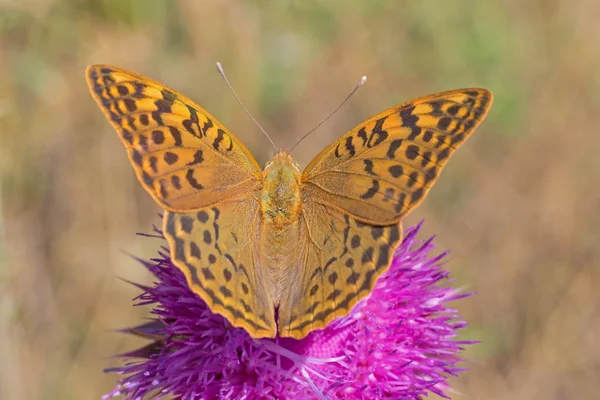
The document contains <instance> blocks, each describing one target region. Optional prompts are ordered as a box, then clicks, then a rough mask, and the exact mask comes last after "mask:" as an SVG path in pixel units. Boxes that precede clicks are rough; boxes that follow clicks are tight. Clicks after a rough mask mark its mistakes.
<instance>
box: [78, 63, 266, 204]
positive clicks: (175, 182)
mask: <svg viewBox="0 0 600 400" xmlns="http://www.w3.org/2000/svg"><path fill="white" fill-rule="evenodd" d="M86 76H87V79H88V84H89V86H90V91H91V93H92V95H93V96H94V98H95V99H96V101H97V103H98V105H99V106H100V108H101V109H102V110H103V111H104V113H105V115H106V117H107V118H108V120H109V122H110V123H111V124H112V125H113V126H114V127H115V129H116V130H117V132H118V133H119V135H120V137H121V140H122V142H123V144H124V145H125V148H126V149H127V152H128V154H129V158H130V160H131V164H132V165H133V168H134V170H135V172H136V175H137V176H138V178H139V180H140V182H141V183H142V185H143V186H144V188H145V189H146V190H147V191H148V192H149V193H150V195H151V196H152V197H153V198H154V199H155V200H156V202H157V203H158V204H160V205H161V206H162V207H164V208H166V209H167V210H171V211H180V212H183V211H192V210H195V209H198V208H200V207H203V206H207V205H210V204H215V203H217V202H219V201H221V200H223V199H226V198H229V197H235V196H237V195H239V194H241V193H248V192H251V191H253V190H256V189H257V188H258V187H259V186H258V185H259V179H260V168H259V166H258V164H257V163H256V161H255V160H254V158H253V157H252V155H251V154H250V153H249V152H248V150H246V148H245V147H244V145H243V144H242V143H240V142H239V141H238V140H237V139H236V138H235V137H234V136H233V135H232V134H231V133H229V132H228V131H227V129H226V128H225V127H223V126H222V125H221V124H220V123H219V121H217V119H216V118H214V117H213V116H212V115H210V114H209V113H208V112H206V111H205V110H204V109H202V108H201V107H200V106H198V105H197V104H195V103H194V102H193V101H192V100H190V99H188V98H187V97H185V96H183V95H181V94H179V93H177V92H175V91H174V90H172V89H169V88H168V87H166V86H164V85H162V84H160V83H158V82H156V81H153V80H151V79H149V78H145V77H143V76H140V75H137V74H135V73H133V72H128V71H125V70H122V69H119V68H115V67H109V66H105V65H92V66H90V67H88V69H87V73H86Z"/></svg>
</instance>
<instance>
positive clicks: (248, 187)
mask: <svg viewBox="0 0 600 400" xmlns="http://www.w3.org/2000/svg"><path fill="white" fill-rule="evenodd" d="M87 79H88V84H89V86H90V91H91V93H92V95H93V97H94V98H95V100H96V101H97V103H98V105H99V106H100V108H101V109H102V110H103V111H104V113H105V115H106V117H107V118H108V120H109V122H110V123H111V124H112V125H113V126H114V128H115V129H116V131H117V132H118V134H119V136H120V138H121V140H122V142H123V144H124V145H125V148H126V150H127V153H128V155H129V159H130V161H131V164H132V166H133V168H134V171H135V173H136V175H137V177H138V179H139V181H140V183H141V184H142V186H143V187H144V188H145V189H146V190H147V191H148V193H149V194H150V195H151V196H152V198H153V199H154V200H155V201H156V202H157V203H158V204H159V205H160V206H161V207H163V208H164V210H165V212H164V220H163V232H164V235H165V238H166V239H167V242H168V243H169V247H170V251H171V259H172V261H173V263H174V265H176V266H177V267H178V268H179V269H180V270H181V271H182V272H183V274H184V275H185V276H186V278H187V281H188V284H189V286H190V289H191V290H192V291H193V292H195V293H196V294H198V295H199V296H200V297H201V298H202V299H203V300H204V301H205V302H206V303H207V305H208V306H209V307H210V308H211V310H212V311H213V312H215V313H218V314H221V315H222V316H224V317H225V318H226V319H227V320H228V321H229V322H230V323H231V324H232V325H233V326H235V327H241V328H244V329H246V330H247V331H248V333H249V334H250V335H251V336H252V337H255V338H261V337H275V336H276V335H279V336H282V337H292V338H296V339H301V338H303V337H305V336H306V335H308V334H309V333H310V332H312V331H314V330H317V329H321V328H324V327H325V326H326V325H327V324H329V323H330V322H331V321H333V320H334V319H336V318H339V317H343V316H346V315H347V314H348V313H349V312H350V310H351V309H352V307H353V306H354V305H355V304H356V303H358V302H359V301H360V300H361V299H363V298H364V297H365V296H368V295H369V293H370V292H371V290H372V289H373V286H374V285H375V283H376V281H377V279H378V277H379V276H380V275H381V274H383V273H384V272H385V271H386V270H387V269H388V268H389V266H390V264H391V262H392V258H393V252H394V250H395V248H396V247H397V246H398V245H399V243H400V241H401V239H402V228H401V220H402V218H404V216H406V215H407V214H408V213H409V212H410V211H411V210H412V209H414V208H415V207H416V206H417V205H419V204H420V203H421V202H422V201H423V199H424V198H425V196H426V194H427V193H428V191H429V190H430V188H431V187H432V185H433V184H434V183H435V181H436V180H437V178H438V176H439V173H440V171H441V169H442V168H443V166H444V165H445V163H446V162H447V161H448V159H449V157H450V156H451V155H452V153H453V152H454V151H455V150H456V149H457V148H458V147H459V146H460V145H461V144H462V143H463V142H464V141H465V140H466V138H467V137H468V136H469V135H470V134H471V133H472V132H473V131H474V129H475V127H476V126H477V125H478V124H479V123H480V122H481V121H482V120H483V118H484V117H485V115H486V113H487V111H488V109H489V107H490V105H491V101H492V95H491V93H490V92H489V91H487V90H485V89H480V88H471V89H459V90H451V91H447V92H441V93H436V94H432V95H429V96H425V97H422V98H418V99H415V100H412V101H409V102H406V103H403V104H400V105H398V106H395V107H392V108H390V109H388V110H386V111H383V112H382V113H380V114H378V115H375V116H374V117H372V118H370V119H368V120H366V121H364V122H362V123H361V124H359V125H358V126H356V127H355V128H354V129H352V130H351V131H349V132H348V133H346V134H345V135H343V136H342V137H341V138H339V139H338V140H336V141H334V142H333V143H332V144H330V145H329V146H328V147H327V148H325V149H324V150H323V151H321V153H319V155H317V157H315V159H314V160H313V161H312V162H311V163H310V164H309V165H308V166H307V167H306V168H305V169H304V170H302V171H301V170H300V167H299V166H298V165H297V164H296V163H295V162H294V161H293V160H292V158H291V156H290V155H289V154H288V153H286V152H280V153H278V154H277V155H276V156H275V157H274V158H273V160H272V161H271V162H269V163H267V164H266V165H265V168H264V169H262V170H261V169H260V167H259V166H258V163H257V162H256V160H254V158H253V157H252V155H251V154H250V153H249V152H248V150H247V149H246V148H245V147H244V145H243V144H242V143H241V142H240V141H239V140H238V139H237V138H236V137H235V136H234V135H232V134H231V133H230V132H229V131H228V130H227V129H226V128H225V127H224V126H223V125H222V124H221V123H220V122H219V121H218V120H217V119H216V118H214V117H213V116H212V115H210V114H209V113H208V112H207V111H206V110H204V109H203V108H202V107H200V106H199V105H197V104H195V103H194V102H193V101H192V100H190V99H188V98H187V97H185V96H183V95H182V94H180V93H177V92H176V91H174V90H172V89H170V88H168V87H166V86H164V85H162V84H161V83H159V82H156V81H153V80H151V79H149V78H146V77H143V76H141V75H138V74H135V73H133V72H129V71H125V70H122V69H119V68H115V67H111V66H105V65H92V66H90V67H89V68H88V70H87Z"/></svg>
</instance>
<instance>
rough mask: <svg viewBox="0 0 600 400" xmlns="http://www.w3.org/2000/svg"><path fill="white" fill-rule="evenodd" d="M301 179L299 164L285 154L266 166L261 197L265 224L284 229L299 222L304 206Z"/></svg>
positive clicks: (276, 157) (279, 154)
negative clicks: (301, 208) (302, 206)
mask: <svg viewBox="0 0 600 400" xmlns="http://www.w3.org/2000/svg"><path fill="white" fill-rule="evenodd" d="M300 177H301V173H300V170H299V168H298V166H297V164H295V163H294V161H293V160H292V157H290V155H289V154H287V153H285V152H280V153H278V154H277V155H276V156H275V157H273V160H271V161H270V162H268V163H267V164H266V166H265V169H264V171H263V187H262V191H261V196H260V206H261V211H262V217H263V221H264V222H265V223H268V224H274V225H275V226H280V227H284V226H287V225H290V224H292V223H294V222H297V220H298V215H299V212H300V207H301V205H302V203H301V200H300V198H301V196H300Z"/></svg>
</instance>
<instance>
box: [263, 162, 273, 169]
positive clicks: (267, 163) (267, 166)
mask: <svg viewBox="0 0 600 400" xmlns="http://www.w3.org/2000/svg"><path fill="white" fill-rule="evenodd" d="M271 165H273V160H271V161H267V162H266V163H265V167H264V168H263V169H267V168H269V167H270V166H271Z"/></svg>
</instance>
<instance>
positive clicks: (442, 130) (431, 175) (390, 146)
mask: <svg viewBox="0 0 600 400" xmlns="http://www.w3.org/2000/svg"><path fill="white" fill-rule="evenodd" d="M491 102H492V94H491V93H490V92H489V91H487V90H485V89H462V90H452V91H448V92H441V93H438V94H433V95H431V96H426V97H422V98H419V99H416V100H413V101H410V102H407V103H404V104H401V105H399V106H396V107H392V108H390V109H388V110H386V111H384V112H382V113H380V114H378V115H376V116H374V117H373V118H371V119H369V120H367V121H365V122H363V123H361V124H359V125H358V126H357V127H355V128H354V129H352V130H351V131H350V132H348V133H347V134H346V135H344V136H342V137H341V138H340V139H338V140H337V141H335V142H334V143H332V144H331V145H330V146H329V147H327V148H326V149H325V150H323V151H322V152H321V153H320V154H319V155H318V156H317V157H315V159H314V160H313V161H312V162H311V163H310V164H309V165H308V167H307V168H306V169H305V171H304V174H303V178H302V181H303V188H302V191H303V194H304V197H305V198H307V199H309V201H314V202H317V203H320V204H324V205H327V206H330V207H336V208H339V209H341V210H345V211H346V212H348V213H349V214H350V215H353V216H355V217H356V218H358V219H359V220H362V221H364V222H369V223H373V224H381V225H386V224H392V223H397V222H398V221H400V219H401V218H402V217H404V216H405V215H406V214H407V213H408V212H409V211H410V210H412V209H413V208H414V207H416V206H417V205H418V204H419V203H420V202H421V201H422V200H423V199H424V198H425V195H426V194H427V192H428V191H429V189H430V188H431V187H432V185H433V184H434V183H435V181H436V179H437V177H438V176H439V174H440V171H441V169H442V167H443V166H444V164H445V163H446V162H447V161H448V159H449V158H450V156H451V155H452V153H453V152H454V151H455V150H456V149H457V148H458V147H459V146H460V145H461V144H462V143H463V142H464V141H465V139H466V138H467V137H468V136H469V135H470V134H471V133H472V132H473V131H474V129H475V128H476V127H477V125H478V124H479V123H480V122H481V121H482V120H483V118H484V117H485V115H486V113H487V111H488V109H489V107H490V105H491Z"/></svg>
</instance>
